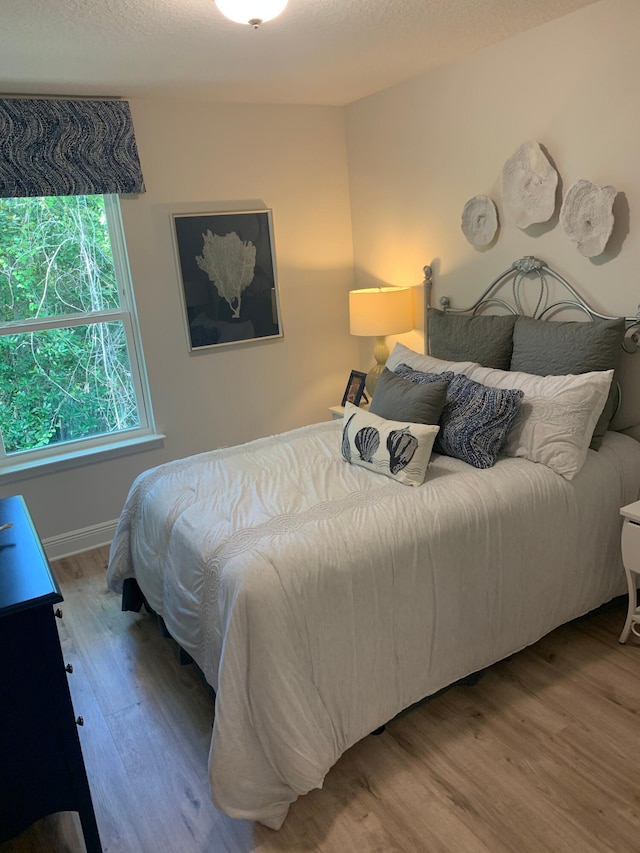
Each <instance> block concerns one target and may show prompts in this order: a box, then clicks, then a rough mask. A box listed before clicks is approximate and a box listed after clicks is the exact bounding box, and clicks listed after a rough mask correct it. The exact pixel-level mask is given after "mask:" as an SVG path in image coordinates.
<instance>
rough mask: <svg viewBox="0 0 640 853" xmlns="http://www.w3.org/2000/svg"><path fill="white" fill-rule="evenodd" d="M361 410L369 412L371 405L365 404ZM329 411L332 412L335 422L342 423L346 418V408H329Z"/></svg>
mask: <svg viewBox="0 0 640 853" xmlns="http://www.w3.org/2000/svg"><path fill="white" fill-rule="evenodd" d="M360 408H361V409H364V410H365V412H367V411H369V403H363V405H362V406H360ZM329 411H330V412H331V418H332V419H333V420H334V421H341V420H342V418H343V417H344V406H329Z"/></svg>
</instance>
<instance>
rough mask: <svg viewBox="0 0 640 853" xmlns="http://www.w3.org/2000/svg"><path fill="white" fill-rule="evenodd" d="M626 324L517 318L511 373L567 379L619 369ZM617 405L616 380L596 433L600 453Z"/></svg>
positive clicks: (594, 442) (594, 443)
mask: <svg viewBox="0 0 640 853" xmlns="http://www.w3.org/2000/svg"><path fill="white" fill-rule="evenodd" d="M624 330H625V322H624V318H623V317H620V318H619V319H615V320H597V319H596V320H593V321H592V322H588V321H587V322H579V321H564V322H560V321H555V320H534V319H533V318H532V317H518V319H517V322H516V326H515V329H514V330H513V354H512V356H511V370H520V371H522V372H523V373H533V374H535V375H537V376H566V375H567V374H570V373H572V374H580V373H589V372H591V371H592V370H616V369H617V367H618V363H619V361H620V356H621V354H622V346H621V344H622V339H623V337H624ZM616 402H617V387H616V378H615V376H614V378H613V382H612V383H611V390H610V391H609V396H608V398H607V402H606V403H605V406H604V409H603V411H602V413H601V415H600V418H599V419H598V422H597V424H596V426H595V429H594V431H593V436H592V438H591V444H590V445H589V446H590V447H591V448H592V449H593V450H598V448H599V447H600V445H601V444H602V438H603V436H604V434H605V432H606V431H607V429H608V428H609V423H610V422H611V418H612V417H613V415H614V412H615V408H616Z"/></svg>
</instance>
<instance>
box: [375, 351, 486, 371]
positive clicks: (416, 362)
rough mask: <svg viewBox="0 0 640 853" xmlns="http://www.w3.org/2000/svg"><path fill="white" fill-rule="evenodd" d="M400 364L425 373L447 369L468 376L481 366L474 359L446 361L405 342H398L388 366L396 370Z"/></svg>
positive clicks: (388, 360)
mask: <svg viewBox="0 0 640 853" xmlns="http://www.w3.org/2000/svg"><path fill="white" fill-rule="evenodd" d="M399 364H408V365H409V367H412V368H413V369H414V370H421V371H422V372H423V373H444V371H445V370H453V372H454V373H464V375H465V376H468V377H471V373H470V371H471V370H473V368H474V367H478V366H479V365H477V364H476V363H475V362H473V361H444V360H443V359H441V358H433V356H431V355H422V353H419V352H416V351H415V350H412V349H409V347H406V346H405V345H404V344H401V343H397V344H396V345H395V346H394V348H393V350H392V352H391V355H390V356H389V358H388V359H387V367H388V368H389V370H392V371H394V372H395V369H396V367H397V366H398V365H399Z"/></svg>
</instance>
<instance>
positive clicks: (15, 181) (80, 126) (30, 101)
mask: <svg viewBox="0 0 640 853" xmlns="http://www.w3.org/2000/svg"><path fill="white" fill-rule="evenodd" d="M140 192H144V179H143V177H142V171H141V169H140V161H139V159H138V149H137V146H136V138H135V135H134V132H133V122H132V121H131V112H130V111H129V104H128V103H127V101H85V100H76V101H74V100H48V99H45V98H0V196H1V197H3V198H18V197H23V196H47V195H101V194H103V193H140Z"/></svg>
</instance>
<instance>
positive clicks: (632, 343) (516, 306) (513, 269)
mask: <svg viewBox="0 0 640 853" xmlns="http://www.w3.org/2000/svg"><path fill="white" fill-rule="evenodd" d="M424 276H425V277H424V287H425V330H428V326H429V320H428V316H429V315H428V306H429V296H430V291H431V287H432V274H431V267H424ZM532 279H534V282H533V284H534V285H535V283H536V281H537V285H538V293H537V297H536V294H535V293H534V298H536V304H535V307H534V308H533V310H532V311H529V312H527V311H526V310H525V308H524V303H523V294H524V292H525V289H526V288H529V289H530V288H531V286H532ZM550 280H554V281H556V282H558V283H559V284H560V285H561V287H562V288H564V291H565V292H566V293H567V298H562V299H556V300H555V301H554V302H552V303H549V299H550V288H549V281H550ZM508 281H511V301H507V299H506V298H504V295H502V294H501V295H496V294H497V291H499V290H500V288H501V287H502V286H503V285H505V284H506V283H507V282H508ZM488 306H500V307H502V308H504V309H505V310H506V311H508V312H510V313H512V314H528V316H531V317H533V318H535V319H545V318H549V317H550V316H551V315H552V314H556V313H558V312H560V311H563V310H573V311H575V310H578V311H582V312H583V313H585V314H586V315H587V317H588V319H589V320H594V319H596V318H597V319H600V320H616V319H618V318H617V317H616V316H612V315H609V314H601V313H600V312H599V311H596V310H595V309H594V308H592V307H591V306H590V305H589V304H588V303H587V302H586V300H585V299H583V298H582V296H580V294H579V293H578V292H577V290H576V289H575V288H574V287H573V286H572V285H571V284H570V283H569V282H568V281H567V280H566V279H565V278H564V277H563V276H562V275H560V273H558V272H556V271H555V270H553V269H551V267H548V266H547V265H546V264H545V263H544V261H541V260H540V259H539V258H535V257H533V256H531V255H527V256H526V257H524V258H519V259H518V260H517V261H514V262H513V263H512V264H511V266H510V267H509V269H507V270H505V271H504V272H502V273H500V275H499V276H497V278H495V279H494V280H493V281H492V282H491V284H490V285H489V286H488V287H487V288H486V290H485V291H484V293H483V294H482V295H481V296H480V297H479V298H478V299H477V300H476V301H475V302H474V303H473V304H472V305H470V306H469V307H467V308H452V307H451V300H450V299H449V297H448V296H442V297H441V298H440V308H441V309H442V310H443V311H447V312H449V313H451V314H477V313H479V312H481V311H483V310H484V309H485V308H486V307H488ZM624 319H625V323H626V327H627V328H626V332H625V336H624V338H623V341H622V348H623V349H624V350H625V352H628V353H635V352H638V351H640V306H638V312H637V314H636V315H635V316H634V317H625V318H624Z"/></svg>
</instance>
